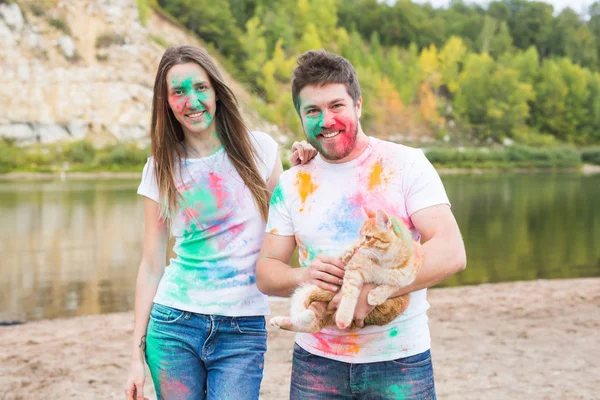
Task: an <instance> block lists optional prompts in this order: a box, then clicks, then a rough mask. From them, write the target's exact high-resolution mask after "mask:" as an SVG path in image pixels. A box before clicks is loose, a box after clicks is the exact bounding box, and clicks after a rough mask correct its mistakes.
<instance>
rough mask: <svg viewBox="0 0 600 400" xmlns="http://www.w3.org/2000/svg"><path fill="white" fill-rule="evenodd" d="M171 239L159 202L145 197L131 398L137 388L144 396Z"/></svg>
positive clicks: (126, 389)
mask: <svg viewBox="0 0 600 400" xmlns="http://www.w3.org/2000/svg"><path fill="white" fill-rule="evenodd" d="M167 243H168V231H167V227H166V224H165V223H164V221H162V220H161V218H160V211H159V205H158V203H157V202H155V201H154V200H151V199H149V198H147V197H145V198H144V249H143V253H142V261H141V263H140V267H139V270H138V276H137V283H136V287H135V311H134V328H133V343H132V346H131V349H132V351H131V368H130V372H129V377H128V381H127V384H126V387H125V393H126V394H127V398H131V399H133V398H134V397H133V393H134V391H135V392H137V393H136V394H137V396H136V398H141V399H143V388H144V380H145V379H144V368H143V367H144V350H145V339H146V329H147V328H148V320H149V318H150V310H151V308H152V301H153V299H154V295H155V294H156V290H157V289H158V284H159V282H160V279H161V277H162V275H163V273H164V269H165V261H166V256H167ZM140 366H141V368H140ZM140 370H141V371H140Z"/></svg>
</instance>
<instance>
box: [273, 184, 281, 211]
mask: <svg viewBox="0 0 600 400" xmlns="http://www.w3.org/2000/svg"><path fill="white" fill-rule="evenodd" d="M283 201H284V197H283V189H282V188H281V182H278V183H277V186H275V189H273V194H272V195H271V205H272V206H277V205H279V204H281V203H283Z"/></svg>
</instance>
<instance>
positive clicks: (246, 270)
mask: <svg viewBox="0 0 600 400" xmlns="http://www.w3.org/2000/svg"><path fill="white" fill-rule="evenodd" d="M250 136H251V141H252V144H253V145H254V146H255V148H256V150H257V153H258V157H257V158H256V160H255V161H256V163H257V166H258V170H259V173H260V175H261V176H262V178H263V179H264V180H265V181H266V180H267V179H268V178H269V176H270V175H271V172H272V171H273V166H274V165H275V160H276V158H277V152H278V146H277V143H276V142H275V141H274V140H273V139H272V138H271V137H270V136H269V135H267V134H266V133H262V132H250ZM180 169H181V179H180V175H179V173H176V178H177V180H176V186H177V190H178V192H179V193H180V194H181V195H182V197H181V198H178V209H177V211H176V213H175V215H174V216H173V218H172V223H171V234H172V235H173V236H174V237H175V246H174V248H173V250H174V253H175V254H176V257H175V258H172V259H171V260H170V262H169V265H167V267H166V268H165V273H164V275H163V277H162V279H161V281H160V284H159V286H158V291H157V293H156V296H155V298H154V302H156V303H159V304H163V305H166V306H170V307H174V308H177V309H180V310H185V311H191V312H196V313H202V314H214V315H225V316H252V315H267V314H269V305H268V302H267V296H265V295H264V294H262V293H261V292H260V291H259V290H258V288H257V287H256V274H255V270H256V261H257V259H258V254H259V252H260V247H261V245H262V241H263V238H264V231H265V222H264V220H263V218H262V216H261V214H260V211H259V210H258V207H257V206H256V203H255V201H254V198H253V197H252V194H251V192H250V190H249V189H248V188H247V187H246V185H245V184H244V182H243V180H242V178H241V177H240V176H239V174H238V173H237V170H236V169H235V167H234V166H233V164H232V163H231V161H230V160H229V157H227V153H226V152H225V150H224V149H223V147H221V148H220V149H219V150H217V152H215V153H214V154H212V155H211V156H208V157H204V158H195V159H183V160H181V165H180ZM138 193H139V194H141V195H143V196H146V197H148V198H150V199H152V200H154V201H156V202H159V201H160V198H159V192H158V185H157V182H156V176H155V173H154V160H153V158H152V157H151V158H149V159H148V162H147V163H146V166H145V167H144V172H143V176H142V182H141V184H140V186H139V188H138Z"/></svg>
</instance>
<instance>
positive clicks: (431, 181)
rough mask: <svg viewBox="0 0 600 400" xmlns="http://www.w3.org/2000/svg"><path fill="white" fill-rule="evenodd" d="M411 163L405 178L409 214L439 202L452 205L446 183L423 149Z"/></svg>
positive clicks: (418, 151)
mask: <svg viewBox="0 0 600 400" xmlns="http://www.w3.org/2000/svg"><path fill="white" fill-rule="evenodd" d="M416 152H417V154H416V156H415V159H414V160H413V162H412V163H411V165H409V167H408V170H407V174H406V175H405V178H404V184H405V186H404V190H405V199H406V211H407V213H408V215H409V216H411V215H412V214H414V213H416V212H417V211H419V210H422V209H424V208H427V207H431V206H435V205H438V204H448V205H450V200H448V196H447V195H446V190H445V189H444V184H443V183H442V180H441V179H440V176H439V175H438V173H437V171H436V170H435V168H434V167H433V165H431V163H430V162H429V160H428V159H427V157H426V156H425V154H424V153H423V152H422V151H421V150H417V151H416Z"/></svg>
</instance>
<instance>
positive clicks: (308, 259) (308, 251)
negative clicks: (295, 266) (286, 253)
mask: <svg viewBox="0 0 600 400" xmlns="http://www.w3.org/2000/svg"><path fill="white" fill-rule="evenodd" d="M294 236H295V238H296V245H297V246H298V261H299V263H300V265H301V266H302V267H308V266H309V265H310V264H312V262H313V260H314V259H315V257H317V254H318V253H317V251H316V250H315V249H314V248H313V246H309V245H307V244H305V243H304V242H303V241H302V239H300V236H298V235H294Z"/></svg>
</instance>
